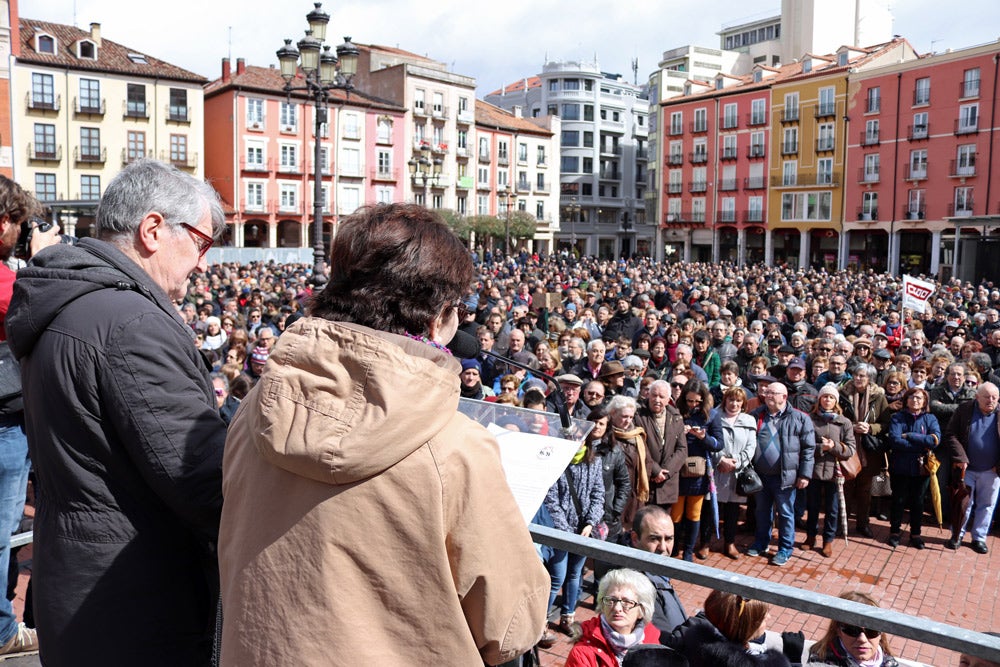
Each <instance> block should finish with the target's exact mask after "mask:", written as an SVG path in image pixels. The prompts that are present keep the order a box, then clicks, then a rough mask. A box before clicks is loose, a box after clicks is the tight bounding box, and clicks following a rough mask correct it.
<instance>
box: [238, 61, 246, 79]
mask: <svg viewBox="0 0 1000 667" xmlns="http://www.w3.org/2000/svg"><path fill="white" fill-rule="evenodd" d="M246 71H247V60H246V58H237V59H236V74H237V76H238V75H240V74H243V73H244V72H246Z"/></svg>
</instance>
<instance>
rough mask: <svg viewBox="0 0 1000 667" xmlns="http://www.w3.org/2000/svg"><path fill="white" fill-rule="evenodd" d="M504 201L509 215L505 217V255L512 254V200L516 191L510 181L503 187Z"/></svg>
mask: <svg viewBox="0 0 1000 667" xmlns="http://www.w3.org/2000/svg"><path fill="white" fill-rule="evenodd" d="M502 194H503V198H504V203H505V204H506V206H507V215H506V216H505V217H504V221H503V255H504V257H509V256H510V200H511V198H512V197H513V196H514V193H513V192H512V191H511V189H510V183H508V184H507V185H506V186H504V189H503V193H502Z"/></svg>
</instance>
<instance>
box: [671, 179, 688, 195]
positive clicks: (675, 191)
mask: <svg viewBox="0 0 1000 667" xmlns="http://www.w3.org/2000/svg"><path fill="white" fill-rule="evenodd" d="M683 192H684V184H683V183H680V182H678V181H671V182H669V183H667V194H668V195H679V194H682V193H683Z"/></svg>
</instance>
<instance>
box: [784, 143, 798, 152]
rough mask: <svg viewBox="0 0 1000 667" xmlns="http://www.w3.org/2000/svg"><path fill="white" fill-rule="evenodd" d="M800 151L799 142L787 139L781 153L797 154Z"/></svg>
mask: <svg viewBox="0 0 1000 667" xmlns="http://www.w3.org/2000/svg"><path fill="white" fill-rule="evenodd" d="M798 152H799V142H797V141H785V142H782V144H781V154H782V155H795V154H796V153H798Z"/></svg>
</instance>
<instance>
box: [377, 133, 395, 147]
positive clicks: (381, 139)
mask: <svg viewBox="0 0 1000 667" xmlns="http://www.w3.org/2000/svg"><path fill="white" fill-rule="evenodd" d="M375 143H376V144H378V145H380V146H392V144H393V141H392V132H378V133H377V134H376V135H375Z"/></svg>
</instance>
